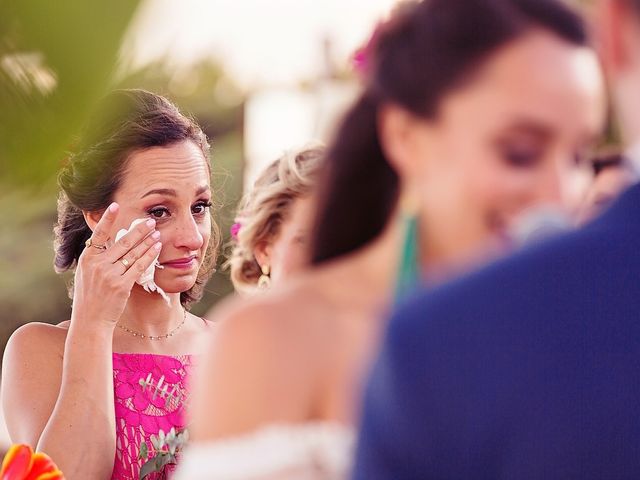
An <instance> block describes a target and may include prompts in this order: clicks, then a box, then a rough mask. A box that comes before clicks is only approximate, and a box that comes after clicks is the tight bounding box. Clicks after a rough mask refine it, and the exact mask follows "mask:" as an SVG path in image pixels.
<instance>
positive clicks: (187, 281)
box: [156, 276, 196, 294]
mask: <svg viewBox="0 0 640 480" xmlns="http://www.w3.org/2000/svg"><path fill="white" fill-rule="evenodd" d="M195 284H196V278H195V276H185V277H183V278H175V279H172V280H161V279H157V280H156V285H158V287H160V288H161V289H162V290H163V291H164V293H167V294H170V293H182V292H186V291H187V290H190V289H191V288H192V287H193V286H194V285H195Z"/></svg>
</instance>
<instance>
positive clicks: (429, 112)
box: [312, 0, 587, 264]
mask: <svg viewBox="0 0 640 480" xmlns="http://www.w3.org/2000/svg"><path fill="white" fill-rule="evenodd" d="M535 28H540V29H545V30H547V31H549V32H551V33H553V34H555V35H557V36H558V37H560V38H562V39H563V40H565V41H567V42H570V43H572V44H575V45H578V46H583V45H586V44H587V35H586V31H585V27H584V24H583V21H582V20H581V18H580V17H579V16H578V14H577V13H575V12H574V11H572V10H571V9H569V8H568V7H567V6H566V5H564V4H563V3H562V2H561V1H560V0H423V1H422V2H419V3H405V4H401V5H400V7H399V8H398V9H397V10H396V12H395V13H394V15H392V17H391V19H390V20H389V21H388V22H386V24H384V25H382V26H381V27H379V29H378V31H377V32H376V34H375V35H374V38H373V40H372V42H371V44H370V46H369V47H368V48H367V50H366V53H365V55H366V80H365V88H364V92H363V93H362V95H361V97H360V99H359V100H358V101H357V102H356V103H355V104H354V106H353V107H352V108H351V109H350V110H349V111H348V112H347V114H346V115H345V117H344V119H343V121H342V123H341V126H340V128H339V129H338V131H337V134H336V136H335V138H334V140H333V142H332V144H330V145H329V148H328V153H327V169H326V175H325V176H324V178H323V180H322V181H321V183H320V187H319V190H320V203H319V208H318V212H317V217H316V225H315V229H314V239H313V246H312V261H313V263H316V264H317V263H320V262H323V261H325V260H329V259H332V258H335V257H337V256H340V255H344V254H346V253H349V252H351V251H354V250H356V249H358V248H359V247H361V246H363V245H365V244H366V243H368V242H369V241H371V240H372V239H373V238H375V237H376V236H377V235H379V234H380V233H381V231H382V229H383V228H384V227H385V225H386V224H387V221H388V219H389V217H390V215H391V213H392V211H393V209H394V207H395V205H396V202H397V197H398V189H399V186H398V176H397V174H396V172H395V171H394V170H393V169H392V168H391V166H390V164H389V163H388V162H387V159H386V157H385V155H384V153H383V150H382V147H381V145H380V140H379V136H378V126H377V115H378V110H379V108H380V106H381V105H384V104H386V103H393V104H396V105H398V106H400V107H402V108H405V109H406V110H407V111H409V112H411V113H413V114H415V115H417V116H419V117H421V118H427V119H434V118H435V117H436V116H437V113H438V107H439V105H440V103H441V100H442V98H443V97H444V96H446V95H447V94H448V93H449V92H451V91H452V90H453V89H455V88H457V87H458V86H459V85H460V84H461V83H463V82H465V81H467V80H468V79H469V77H470V75H472V74H473V73H474V71H476V70H477V68H478V67H479V66H480V65H481V64H482V63H483V62H484V61H485V60H486V59H487V57H489V56H490V55H491V54H492V53H493V52H495V51H496V50H497V49H498V48H499V47H501V46H503V45H505V44H507V43H509V42H511V41H513V40H515V39H517V38H519V37H521V36H522V35H523V34H525V33H527V32H528V31H530V30H532V29H535Z"/></svg>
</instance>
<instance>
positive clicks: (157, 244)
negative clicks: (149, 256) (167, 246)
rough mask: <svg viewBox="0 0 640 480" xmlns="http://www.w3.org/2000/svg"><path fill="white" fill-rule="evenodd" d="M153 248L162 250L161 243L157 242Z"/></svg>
mask: <svg viewBox="0 0 640 480" xmlns="http://www.w3.org/2000/svg"><path fill="white" fill-rule="evenodd" d="M153 248H155V249H156V250H160V249H161V248H162V243H160V242H158V243H156V244H155V245H154V246H153Z"/></svg>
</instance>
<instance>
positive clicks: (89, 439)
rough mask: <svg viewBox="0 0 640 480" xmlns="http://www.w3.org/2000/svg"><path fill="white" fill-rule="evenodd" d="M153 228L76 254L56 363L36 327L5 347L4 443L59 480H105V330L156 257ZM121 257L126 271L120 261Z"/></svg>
mask: <svg viewBox="0 0 640 480" xmlns="http://www.w3.org/2000/svg"><path fill="white" fill-rule="evenodd" d="M117 210H118V209H117V206H115V207H113V206H112V207H110V208H109V209H107V211H106V212H105V214H104V215H103V216H102V218H101V219H100V221H99V222H98V223H97V225H96V226H95V228H94V231H93V236H92V241H93V243H94V244H95V245H98V246H100V245H105V244H107V241H108V240H109V238H110V232H111V231H112V227H113V224H114V220H115V218H116V215H117ZM154 227H155V223H154V222H150V223H148V224H140V225H138V226H136V227H135V228H134V229H133V230H132V231H131V232H129V233H128V234H127V235H125V236H124V237H123V238H122V239H121V240H120V241H118V242H116V243H115V244H114V245H113V246H111V247H109V248H107V249H106V250H104V249H103V248H101V247H100V248H92V247H88V248H86V249H85V250H84V252H83V253H82V255H81V256H80V259H79V261H78V267H77V269H76V273H75V282H74V287H75V288H74V295H73V305H74V306H73V309H72V313H71V322H70V326H69V331H68V333H67V335H66V339H65V340H64V355H63V358H62V360H61V359H60V357H59V352H58V357H57V358H56V357H54V356H52V355H51V354H50V353H47V351H48V350H49V348H48V347H52V346H53V345H54V344H55V342H54V341H52V340H51V339H49V338H48V337H47V335H45V334H42V331H44V330H45V328H44V327H43V326H42V325H40V326H38V325H32V326H29V327H25V328H24V329H20V330H18V331H17V332H16V333H15V334H14V335H13V337H12V339H11V341H10V345H9V347H8V349H7V354H6V356H5V362H6V363H5V365H4V368H3V370H4V371H5V372H4V373H5V374H6V375H4V378H3V404H4V408H5V417H6V418H7V419H8V421H9V422H10V423H11V427H10V428H11V430H12V431H13V432H15V435H16V436H15V437H12V438H13V439H14V440H16V441H26V442H27V443H29V444H31V445H35V446H37V449H38V450H41V451H44V452H45V453H47V454H49V456H51V458H52V459H53V460H54V461H55V462H56V464H57V465H58V467H59V468H60V469H61V470H62V471H63V472H64V474H65V477H66V478H67V480H88V479H91V480H102V479H105V480H106V479H108V478H110V477H111V473H112V470H113V462H114V458H115V448H116V441H115V413H114V408H115V407H114V394H113V364H112V352H113V347H112V343H113V330H114V328H115V325H116V322H117V321H118V320H119V319H120V316H121V315H122V312H123V311H124V308H125V306H126V303H127V301H128V298H129V295H130V293H131V288H132V287H133V284H134V283H135V281H136V279H137V278H139V276H140V274H141V273H142V272H144V271H145V270H146V268H147V267H148V266H149V265H151V263H152V262H153V261H154V260H155V257H156V256H157V254H158V251H159V244H158V243H157V237H154V236H151V235H149V234H150V233H151V232H152V231H153V229H154ZM124 256H126V258H127V260H128V261H129V263H130V266H129V267H128V268H127V267H126V266H125V265H123V263H122V262H121V261H120V259H121V258H123V257H124ZM50 328H55V327H50ZM31 333H33V335H31ZM60 343H61V342H60V341H58V344H60ZM51 349H52V350H55V348H51ZM58 350H59V347H58ZM34 378H35V379H38V380H40V381H34ZM41 396H42V398H43V400H40V397H41ZM9 419H10V420H9ZM12 435H14V434H12Z"/></svg>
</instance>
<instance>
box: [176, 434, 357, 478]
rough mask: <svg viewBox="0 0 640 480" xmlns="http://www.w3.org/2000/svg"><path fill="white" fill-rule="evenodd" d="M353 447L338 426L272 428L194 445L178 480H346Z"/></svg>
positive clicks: (180, 468)
mask: <svg viewBox="0 0 640 480" xmlns="http://www.w3.org/2000/svg"><path fill="white" fill-rule="evenodd" d="M354 443H355V433H354V431H353V429H352V428H350V427H346V426H343V425H340V424H336V423H329V422H315V423H311V422H310V423H305V424H290V425H285V424H283V425H271V426H268V427H263V428H261V429H259V430H256V431H255V432H253V433H249V434H246V435H241V436H238V437H234V438H229V439H225V440H219V441H215V442H210V443H201V444H194V445H191V446H189V447H188V448H187V450H185V454H184V457H183V459H182V461H181V462H180V466H179V468H178V471H177V472H176V476H175V477H174V480H346V479H347V478H348V476H349V471H350V469H351V465H352V461H353V448H354Z"/></svg>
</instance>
